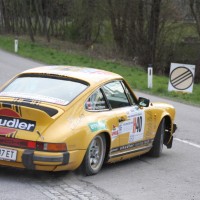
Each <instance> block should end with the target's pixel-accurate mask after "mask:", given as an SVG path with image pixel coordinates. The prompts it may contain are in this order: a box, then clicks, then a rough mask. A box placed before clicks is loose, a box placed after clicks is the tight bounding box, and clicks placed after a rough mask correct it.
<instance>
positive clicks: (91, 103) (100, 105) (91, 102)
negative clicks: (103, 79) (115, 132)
mask: <svg viewBox="0 0 200 200" xmlns="http://www.w3.org/2000/svg"><path fill="white" fill-rule="evenodd" d="M85 109H86V110H89V111H95V110H96V111H100V110H105V109H108V105H107V103H106V101H105V98H104V96H103V94H102V92H101V90H100V89H98V90H97V91H95V92H94V93H93V94H92V95H91V96H90V97H89V98H88V100H87V101H86V103H85Z"/></svg>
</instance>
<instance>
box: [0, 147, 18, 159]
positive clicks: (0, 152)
mask: <svg viewBox="0 0 200 200" xmlns="http://www.w3.org/2000/svg"><path fill="white" fill-rule="evenodd" d="M16 158H17V151H16V150H13V149H5V148H0V160H12V161H15V160H16Z"/></svg>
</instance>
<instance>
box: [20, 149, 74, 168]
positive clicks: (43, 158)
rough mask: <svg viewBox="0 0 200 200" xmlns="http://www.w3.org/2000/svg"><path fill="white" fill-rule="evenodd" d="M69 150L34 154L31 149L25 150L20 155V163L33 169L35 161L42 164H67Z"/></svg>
mask: <svg viewBox="0 0 200 200" xmlns="http://www.w3.org/2000/svg"><path fill="white" fill-rule="evenodd" d="M69 157H70V155H69V152H63V153H60V156H59V155H56V156H54V155H51V154H49V155H37V154H36V155H35V154H34V151H33V150H25V151H24V153H23V155H22V163H23V165H24V166H25V167H26V168H27V169H35V165H36V163H37V162H40V163H42V165H56V166H57V165H67V164H68V163H69Z"/></svg>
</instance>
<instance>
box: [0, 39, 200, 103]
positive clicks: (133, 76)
mask: <svg viewBox="0 0 200 200" xmlns="http://www.w3.org/2000/svg"><path fill="white" fill-rule="evenodd" d="M0 48H2V49H4V50H6V51H9V52H13V51H14V38H13V37H10V36H9V37H8V36H0ZM18 54H19V55H21V56H23V57H27V58H31V59H34V60H38V61H40V62H43V63H46V64H48V65H75V66H87V67H94V68H99V69H104V70H108V71H112V72H115V73H118V74H120V75H122V76H123V77H124V78H125V79H126V80H127V81H128V83H129V84H130V85H131V87H132V88H133V89H135V90H140V91H144V92H148V93H151V94H156V95H159V96H163V97H168V98H172V99H174V100H178V101H181V102H186V103H190V104H195V105H200V85H199V84H196V85H194V90H193V93H192V94H186V93H185V94H183V93H177V92H168V91H167V89H168V78H167V77H164V76H154V79H153V89H148V88H147V72H146V71H145V70H144V69H143V68H140V67H138V66H125V65H124V64H121V63H118V62H112V61H108V60H100V59H95V58H92V57H89V56H83V55H80V54H75V53H73V54H72V53H66V52H62V51H58V50H56V49H51V48H49V47H45V46H42V45H40V44H36V43H31V42H29V41H25V40H22V39H20V40H19V52H18Z"/></svg>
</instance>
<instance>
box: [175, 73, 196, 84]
mask: <svg viewBox="0 0 200 200" xmlns="http://www.w3.org/2000/svg"><path fill="white" fill-rule="evenodd" d="M187 76H192V74H191V73H189V74H188V73H187V74H186V75H185V76H181V78H179V79H178V80H176V81H174V82H173V83H172V84H173V85H175V84H176V83H178V82H179V81H182V80H183V79H184V78H186V77H187Z"/></svg>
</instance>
